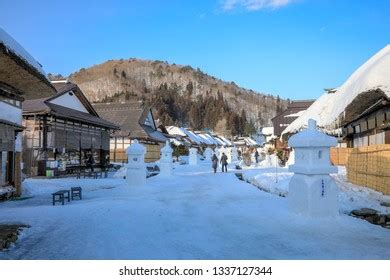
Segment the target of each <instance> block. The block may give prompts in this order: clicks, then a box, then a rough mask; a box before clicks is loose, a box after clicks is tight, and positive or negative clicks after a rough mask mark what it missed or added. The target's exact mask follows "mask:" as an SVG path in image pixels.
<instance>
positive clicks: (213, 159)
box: [211, 154, 218, 173]
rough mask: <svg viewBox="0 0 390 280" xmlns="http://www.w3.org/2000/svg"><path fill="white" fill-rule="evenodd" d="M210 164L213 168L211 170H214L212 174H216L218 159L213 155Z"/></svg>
mask: <svg viewBox="0 0 390 280" xmlns="http://www.w3.org/2000/svg"><path fill="white" fill-rule="evenodd" d="M211 162H212V163H213V164H212V166H213V169H214V173H217V168H218V158H217V156H216V155H215V154H214V155H213V157H212V158H211Z"/></svg>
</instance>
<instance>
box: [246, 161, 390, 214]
mask: <svg viewBox="0 0 390 280" xmlns="http://www.w3.org/2000/svg"><path fill="white" fill-rule="evenodd" d="M293 174H294V173H290V172H288V169H287V168H278V169H277V172H276V169H275V168H271V167H269V168H258V169H252V170H248V171H246V170H245V171H244V172H243V177H244V180H246V181H248V182H249V183H251V184H253V185H254V186H256V187H258V188H259V189H261V190H264V191H267V192H270V193H272V194H276V195H279V196H287V195H288V185H289V183H290V180H291V177H292V176H293ZM331 177H332V178H333V179H334V180H335V182H336V184H337V186H338V187H339V205H340V212H341V213H344V214H349V213H350V212H351V211H352V210H355V209H360V208H372V209H375V210H377V211H379V212H381V213H384V214H388V213H390V208H389V207H385V206H382V205H381V202H383V201H387V200H389V199H390V197H389V196H385V195H383V194H382V193H380V192H376V191H374V190H371V189H369V188H366V187H362V186H357V185H354V184H352V183H349V182H347V178H346V170H345V167H342V166H338V173H336V174H331Z"/></svg>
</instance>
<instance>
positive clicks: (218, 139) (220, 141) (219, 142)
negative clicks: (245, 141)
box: [214, 136, 227, 146]
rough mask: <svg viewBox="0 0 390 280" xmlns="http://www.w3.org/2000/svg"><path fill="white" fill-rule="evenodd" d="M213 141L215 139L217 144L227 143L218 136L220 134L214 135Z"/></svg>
mask: <svg viewBox="0 0 390 280" xmlns="http://www.w3.org/2000/svg"><path fill="white" fill-rule="evenodd" d="M214 139H215V141H217V143H218V146H226V145H227V144H226V143H225V142H224V141H223V140H222V139H221V138H220V136H214Z"/></svg>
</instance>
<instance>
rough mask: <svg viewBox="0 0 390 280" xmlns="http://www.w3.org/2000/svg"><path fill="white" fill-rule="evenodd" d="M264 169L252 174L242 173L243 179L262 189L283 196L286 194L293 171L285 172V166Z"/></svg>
mask: <svg viewBox="0 0 390 280" xmlns="http://www.w3.org/2000/svg"><path fill="white" fill-rule="evenodd" d="M266 170H267V171H266V172H264V173H260V174H259V173H258V174H257V175H254V174H253V173H252V176H250V175H249V174H248V173H244V180H247V181H248V182H249V183H251V184H252V185H255V186H256V187H258V188H259V189H261V190H263V191H266V192H270V193H272V194H276V195H279V196H283V197H285V196H287V194H288V185H289V183H290V179H291V177H292V176H293V175H294V173H290V172H287V169H286V168H278V169H276V168H273V169H272V168H267V169H266Z"/></svg>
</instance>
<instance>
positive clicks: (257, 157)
mask: <svg viewBox="0 0 390 280" xmlns="http://www.w3.org/2000/svg"><path fill="white" fill-rule="evenodd" d="M255 159H256V163H259V152H258V151H257V149H256V152H255Z"/></svg>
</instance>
